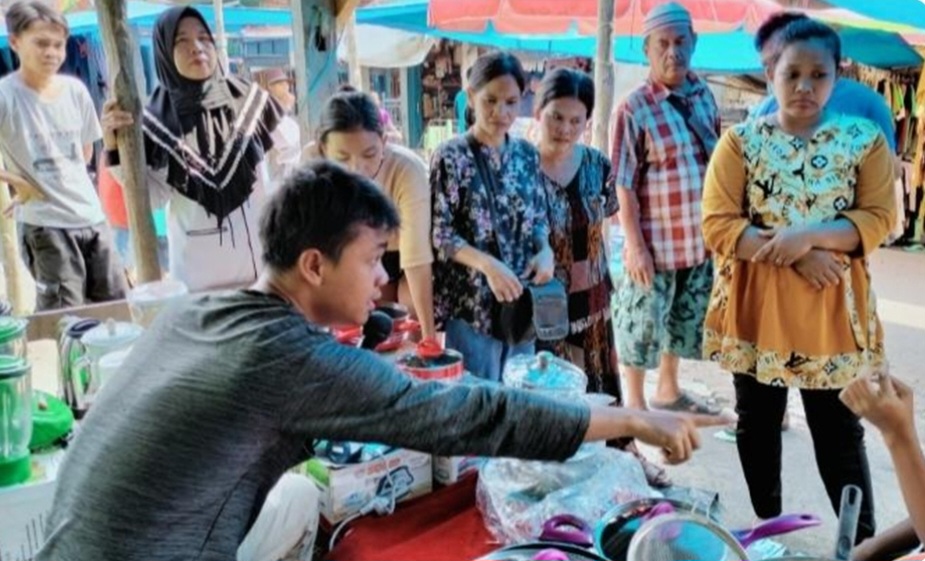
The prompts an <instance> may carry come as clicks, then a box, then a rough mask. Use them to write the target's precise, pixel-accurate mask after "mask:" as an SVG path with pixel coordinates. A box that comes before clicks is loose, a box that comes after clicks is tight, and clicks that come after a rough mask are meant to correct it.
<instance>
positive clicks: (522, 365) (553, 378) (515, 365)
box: [504, 351, 588, 394]
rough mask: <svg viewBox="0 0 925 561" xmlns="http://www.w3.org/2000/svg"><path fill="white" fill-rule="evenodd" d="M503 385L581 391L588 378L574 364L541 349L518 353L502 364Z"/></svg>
mask: <svg viewBox="0 0 925 561" xmlns="http://www.w3.org/2000/svg"><path fill="white" fill-rule="evenodd" d="M504 383H505V385H509V386H513V387H515V388H521V389H526V390H544V391H552V392H574V393H581V394H583V393H585V391H587V387H588V377H587V376H586V375H585V373H584V372H583V371H582V370H581V369H580V368H578V367H577V366H575V365H574V364H572V363H570V362H568V361H566V360H563V359H561V358H558V357H556V356H554V355H553V354H552V353H549V352H547V351H543V352H540V353H538V354H537V355H536V356H529V355H521V356H517V357H514V358H512V359H511V360H510V361H509V362H508V365H507V366H505V373H504Z"/></svg>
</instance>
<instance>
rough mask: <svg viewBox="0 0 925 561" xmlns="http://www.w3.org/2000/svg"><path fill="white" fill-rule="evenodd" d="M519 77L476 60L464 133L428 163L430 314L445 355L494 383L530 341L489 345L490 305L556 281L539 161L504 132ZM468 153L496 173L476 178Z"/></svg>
mask: <svg viewBox="0 0 925 561" xmlns="http://www.w3.org/2000/svg"><path fill="white" fill-rule="evenodd" d="M524 85H525V76H524V71H523V68H522V67H521V65H520V61H518V60H517V58H515V57H514V56H512V55H510V54H508V53H492V54H488V55H485V56H483V57H481V58H479V59H478V60H477V61H476V62H475V64H474V65H473V67H472V74H471V76H470V79H469V89H468V92H467V93H468V103H469V107H470V108H471V109H472V112H473V113H474V117H475V122H474V124H473V125H472V126H471V127H470V128H469V131H468V132H467V133H466V134H465V135H462V136H459V137H457V138H454V139H452V140H449V141H447V142H445V143H444V144H442V145H440V147H438V148H437V150H436V151H435V152H434V155H433V159H432V161H431V169H430V183H431V191H432V193H433V195H432V196H433V242H434V248H435V250H436V258H437V261H436V262H435V263H434V308H435V310H434V311H435V315H436V321H437V324H438V326H442V327H443V328H444V330H445V331H446V346H447V347H449V348H453V349H456V350H458V351H460V352H461V353H462V354H463V356H464V357H465V365H466V368H467V369H468V370H469V371H470V372H472V373H473V374H475V375H476V376H479V377H482V378H486V379H490V380H500V379H501V374H502V371H503V368H504V363H505V362H506V361H507V360H508V359H509V358H510V357H512V356H514V355H516V354H523V353H532V352H533V350H534V342H533V341H527V342H524V343H521V344H517V345H509V344H506V343H505V342H503V341H501V340H500V339H497V338H495V337H493V335H492V334H493V333H494V328H495V327H496V326H493V325H492V313H491V311H492V308H493V305H494V303H495V302H514V301H516V300H517V299H518V298H519V297H520V295H521V294H522V293H523V290H524V287H523V283H525V282H532V283H536V284H543V283H546V282H548V281H549V280H550V279H552V276H553V253H552V249H551V248H550V246H549V227H548V225H547V220H546V198H545V197H544V191H543V189H542V188H541V186H540V180H539V167H540V162H539V155H538V154H537V151H536V148H534V147H533V146H531V145H530V144H529V143H528V142H527V141H525V140H522V139H516V138H512V137H510V136H509V135H508V131H509V130H510V128H511V125H512V124H513V122H514V119H515V118H517V115H518V111H519V108H520V100H521V97H522V95H523V90H524ZM474 150H478V151H479V154H481V156H482V158H483V161H485V162H486V164H487V166H486V167H487V168H488V169H487V170H486V171H488V172H489V173H492V174H493V177H494V180H493V181H492V180H491V179H490V178H487V179H488V182H489V183H493V184H495V188H494V189H492V188H491V186H490V185H486V184H485V183H486V182H485V181H483V180H482V178H481V177H480V176H481V174H480V173H479V171H478V164H477V161H476V159H475V157H476V156H475V152H474Z"/></svg>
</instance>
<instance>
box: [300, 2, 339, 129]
mask: <svg viewBox="0 0 925 561" xmlns="http://www.w3.org/2000/svg"><path fill="white" fill-rule="evenodd" d="M336 18H337V12H336V11H335V5H334V0H292V26H293V30H292V35H293V38H294V39H295V60H296V65H295V70H296V96H297V98H298V105H299V110H298V112H299V125H300V127H301V131H302V139H303V140H304V141H305V142H308V141H310V140H313V139H314V138H315V132H316V131H317V130H318V121H319V119H320V117H321V107H322V105H323V104H324V102H325V100H327V98H328V97H330V96H331V95H332V94H333V93H334V92H335V91H336V90H337V20H336Z"/></svg>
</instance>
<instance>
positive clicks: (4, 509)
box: [0, 450, 64, 561]
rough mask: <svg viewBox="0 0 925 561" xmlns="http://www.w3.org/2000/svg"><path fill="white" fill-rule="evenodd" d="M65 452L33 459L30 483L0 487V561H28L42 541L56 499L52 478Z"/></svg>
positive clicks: (42, 455) (38, 456) (55, 452)
mask: <svg viewBox="0 0 925 561" xmlns="http://www.w3.org/2000/svg"><path fill="white" fill-rule="evenodd" d="M63 458H64V452H63V451H61V450H57V451H54V452H50V453H44V454H34V455H33V456H32V479H31V480H30V481H28V482H26V483H23V484H22V485H13V486H11V487H0V513H3V515H2V516H0V520H2V522H0V560H2V561H30V560H31V559H32V558H33V557H34V556H35V555H36V554H37V553H38V550H39V548H40V547H41V546H42V544H43V543H44V541H45V521H46V520H47V519H48V513H49V511H50V510H51V504H52V501H53V499H54V496H55V477H56V476H57V473H58V466H59V465H60V463H61V460H62V459H63Z"/></svg>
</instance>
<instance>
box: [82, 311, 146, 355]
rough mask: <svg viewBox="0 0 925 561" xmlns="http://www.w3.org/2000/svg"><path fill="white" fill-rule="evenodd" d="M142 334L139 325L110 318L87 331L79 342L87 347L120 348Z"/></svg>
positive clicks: (142, 330)
mask: <svg viewBox="0 0 925 561" xmlns="http://www.w3.org/2000/svg"><path fill="white" fill-rule="evenodd" d="M143 332H144V329H142V328H141V326H139V325H135V324H134V323H128V322H124V321H115V320H113V319H112V318H110V319H108V320H106V323H104V324H102V325H98V326H96V327H94V328H93V329H91V330H90V331H87V332H86V333H85V334H84V336H83V337H81V339H80V340H81V341H82V342H83V344H85V345H87V346H88V347H102V348H107V347H121V346H124V345H127V344H129V343H131V342H133V341H135V339H138V337H140V336H141V334H142V333H143Z"/></svg>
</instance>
